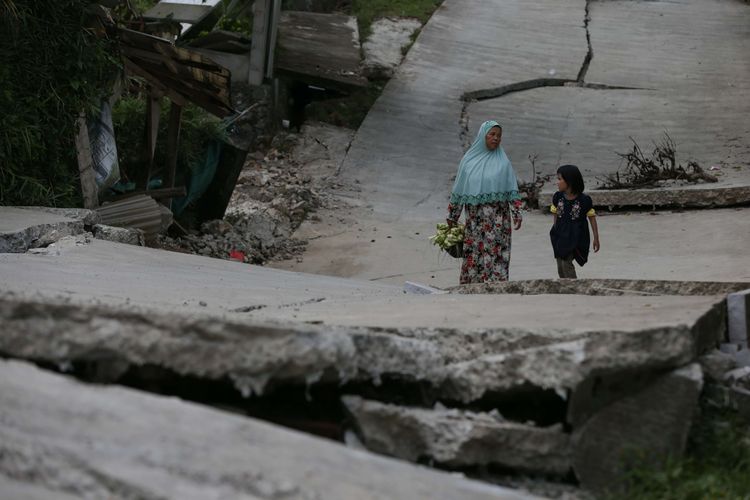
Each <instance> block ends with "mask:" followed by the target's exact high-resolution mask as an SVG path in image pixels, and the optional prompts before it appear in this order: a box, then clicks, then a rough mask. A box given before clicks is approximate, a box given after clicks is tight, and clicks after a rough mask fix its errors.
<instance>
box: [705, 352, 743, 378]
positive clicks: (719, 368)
mask: <svg viewBox="0 0 750 500" xmlns="http://www.w3.org/2000/svg"><path fill="white" fill-rule="evenodd" d="M698 362H699V363H700V365H701V369H702V370H703V376H704V377H705V379H706V381H708V382H722V381H723V380H724V376H725V375H726V374H727V372H729V371H731V370H733V369H734V368H737V364H736V363H735V361H734V358H733V357H732V356H731V355H730V354H727V353H724V352H721V351H720V350H718V349H714V350H713V351H711V352H709V353H708V354H704V355H703V356H701V357H699V358H698Z"/></svg>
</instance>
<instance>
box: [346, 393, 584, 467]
mask: <svg viewBox="0 0 750 500" xmlns="http://www.w3.org/2000/svg"><path fill="white" fill-rule="evenodd" d="M342 401H343V403H344V405H345V407H346V409H347V411H348V412H349V413H350V414H351V415H352V417H353V420H354V425H355V427H356V428H357V429H358V431H359V433H360V435H361V436H362V439H363V441H364V443H365V445H366V446H367V447H368V448H369V449H371V450H372V451H376V452H378V453H383V454H385V455H390V456H394V457H398V458H402V459H404V460H409V461H412V462H416V461H419V460H430V461H434V462H435V463H437V464H440V465H441V466H445V467H472V466H483V465H499V466H502V467H507V468H511V469H514V470H519V471H526V472H534V473H541V474H551V475H556V476H560V477H562V476H564V475H566V474H567V473H568V472H569V471H570V468H571V456H570V446H569V444H570V443H569V435H568V434H566V433H564V432H563V428H562V425H555V426H551V427H547V428H540V427H535V426H533V425H525V424H519V423H514V422H508V421H504V420H503V419H502V417H501V416H499V415H497V416H495V415H492V414H490V413H477V412H472V411H465V410H459V409H447V408H435V409H428V408H415V407H403V406H397V405H393V404H386V403H381V402H379V401H371V400H365V399H362V398H361V397H358V396H345V397H344V398H342Z"/></svg>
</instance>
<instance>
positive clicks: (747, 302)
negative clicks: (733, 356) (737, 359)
mask: <svg viewBox="0 0 750 500" xmlns="http://www.w3.org/2000/svg"><path fill="white" fill-rule="evenodd" d="M727 310H728V317H727V323H728V329H727V334H728V341H729V342H731V343H733V344H740V345H742V346H744V347H745V348H747V346H748V341H750V289H748V290H743V291H741V292H734V293H730V294H729V295H728V296H727Z"/></svg>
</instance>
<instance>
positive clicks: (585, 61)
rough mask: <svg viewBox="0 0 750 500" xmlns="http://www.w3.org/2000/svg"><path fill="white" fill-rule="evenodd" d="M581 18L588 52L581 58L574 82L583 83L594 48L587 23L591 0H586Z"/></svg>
mask: <svg viewBox="0 0 750 500" xmlns="http://www.w3.org/2000/svg"><path fill="white" fill-rule="evenodd" d="M585 12H586V13H585V15H584V16H583V27H584V28H585V29H586V43H587V44H588V52H586V57H584V58H583V64H582V65H581V69H580V70H579V71H578V78H576V81H578V82H581V83H583V82H584V80H585V78H586V73H588V71H589V65H591V60H592V59H593V58H594V47H593V46H592V45H591V31H589V23H591V0H586V10H585Z"/></svg>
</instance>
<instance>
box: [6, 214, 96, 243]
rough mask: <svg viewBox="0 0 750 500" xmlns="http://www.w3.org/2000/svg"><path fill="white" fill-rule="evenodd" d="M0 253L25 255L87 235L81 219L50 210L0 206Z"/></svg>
mask: <svg viewBox="0 0 750 500" xmlns="http://www.w3.org/2000/svg"><path fill="white" fill-rule="evenodd" d="M0 214H1V215H2V216H0V253H22V252H26V251H27V250H29V249H30V248H39V247H44V246H47V245H49V244H50V243H54V242H55V241H57V240H59V239H60V238H63V237H65V236H73V235H77V234H81V233H83V232H84V223H83V221H82V220H76V219H73V218H69V217H65V216H62V215H59V214H56V213H50V212H49V211H47V210H36V209H30V208H19V207H0Z"/></svg>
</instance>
